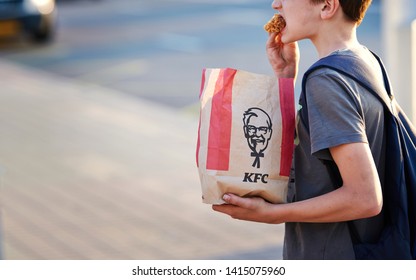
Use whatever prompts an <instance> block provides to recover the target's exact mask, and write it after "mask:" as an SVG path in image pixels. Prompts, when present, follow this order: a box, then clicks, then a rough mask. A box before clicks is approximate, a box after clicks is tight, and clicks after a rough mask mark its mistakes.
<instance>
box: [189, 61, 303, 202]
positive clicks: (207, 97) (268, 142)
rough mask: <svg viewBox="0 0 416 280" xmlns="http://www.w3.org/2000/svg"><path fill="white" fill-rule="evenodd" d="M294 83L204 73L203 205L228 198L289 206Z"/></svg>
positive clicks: (246, 75) (224, 72) (229, 73)
mask: <svg viewBox="0 0 416 280" xmlns="http://www.w3.org/2000/svg"><path fill="white" fill-rule="evenodd" d="M293 86H294V85H293V79H279V80H277V79H276V78H274V77H269V76H265V75H259V74H254V73H249V72H246V71H241V70H235V69H230V68H225V69H205V70H204V71H203V76H202V85H201V94H200V104H201V108H200V123H199V129H198V143H197V154H196V157H197V166H198V170H199V177H200V180H201V188H202V200H203V202H204V203H208V204H221V203H224V201H223V200H222V196H223V194H224V193H235V194H237V195H240V196H261V197H263V198H264V199H266V200H268V201H270V202H272V203H285V202H286V194H287V184H288V176H289V172H290V168H291V162H292V154H293V148H294V134H295V107H294V106H295V105H294V89H293Z"/></svg>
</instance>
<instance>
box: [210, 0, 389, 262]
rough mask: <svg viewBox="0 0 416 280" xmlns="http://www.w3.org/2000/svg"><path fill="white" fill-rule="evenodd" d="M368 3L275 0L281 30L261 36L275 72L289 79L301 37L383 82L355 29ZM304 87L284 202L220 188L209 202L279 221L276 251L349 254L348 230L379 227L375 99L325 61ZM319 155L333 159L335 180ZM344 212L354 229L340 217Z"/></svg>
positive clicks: (374, 231) (380, 163)
mask: <svg viewBox="0 0 416 280" xmlns="http://www.w3.org/2000/svg"><path fill="white" fill-rule="evenodd" d="M370 4H371V0H275V1H274V2H273V4H272V7H273V8H274V9H276V10H278V11H279V12H280V14H281V15H282V16H283V17H284V19H285V20H286V27H285V28H284V29H283V31H282V32H281V33H280V34H270V37H269V40H268V42H267V54H268V58H269V61H270V63H271V66H272V68H273V70H274V72H275V74H276V77H277V78H293V79H296V76H297V71H298V70H297V69H298V61H299V53H298V47H297V43H296V41H298V40H302V39H309V40H311V41H312V43H313V45H314V46H315V48H316V50H317V52H318V55H319V57H320V58H322V57H325V56H328V55H330V54H332V53H334V52H337V53H338V54H340V55H346V56H355V57H358V58H359V59H361V60H363V61H365V62H366V63H367V64H368V65H369V67H370V68H371V69H372V71H374V73H375V75H376V77H378V79H377V82H378V83H381V85H382V86H383V87H384V84H383V77H382V73H381V69H380V66H379V64H378V62H377V61H376V59H375V58H374V56H373V55H372V54H371V53H370V52H369V51H368V50H367V49H366V48H365V47H364V46H362V45H360V43H359V42H358V40H357V36H356V28H357V26H358V25H359V24H360V22H361V21H362V19H363V17H364V14H365V12H366V10H367V8H368V6H369V5H370ZM276 36H277V38H276ZM275 38H276V39H275ZM306 92H307V108H308V124H307V125H306V126H305V123H304V122H305V120H304V119H302V118H300V119H299V120H298V123H297V131H296V132H297V133H296V134H297V137H298V140H299V144H298V145H297V146H296V148H295V152H294V160H293V165H294V172H293V173H294V174H292V175H291V182H293V183H291V184H290V185H289V191H288V201H289V202H290V203H288V204H270V203H268V202H266V201H264V200H263V199H261V198H242V197H238V196H236V195H233V194H225V195H224V200H225V201H226V202H227V204H223V205H214V206H213V209H214V210H215V211H219V212H222V213H225V214H228V215H230V216H231V217H233V218H235V219H242V220H248V221H256V222H263V223H276V224H278V223H285V240H284V252H283V258H284V259H354V258H355V255H354V250H353V238H354V241H358V242H370V243H372V242H376V241H377V239H378V237H379V234H380V231H381V227H382V220H383V217H382V213H381V209H382V189H381V182H380V181H382V179H383V178H380V176H379V174H383V171H384V164H385V163H384V154H385V152H384V150H385V143H384V141H383V139H384V125H383V122H384V117H383V107H382V104H381V103H380V102H379V101H378V100H377V99H375V97H373V96H372V95H371V94H370V93H368V92H367V90H366V89H364V88H362V87H361V86H360V85H359V84H357V83H356V82H354V81H353V80H351V79H350V78H348V77H345V76H343V75H341V74H339V73H337V72H335V71H333V70H330V69H319V70H316V71H314V72H313V73H312V74H311V75H309V77H308V80H307V83H306ZM300 102H301V105H304V106H305V103H303V102H302V100H300ZM300 110H302V108H301V109H300ZM298 118H299V115H298ZM307 127H309V132H308V129H307ZM322 160H330V161H333V162H334V163H335V164H336V166H337V167H338V170H339V173H340V175H341V178H342V183H341V184H340V185H336V184H335V183H334V180H333V179H332V178H331V174H330V172H329V171H328V169H327V166H326V165H325V164H323V163H322ZM351 220H354V225H355V228H356V233H355V234H354V235H355V236H354V237H353V236H352V235H351V234H350V230H349V227H348V223H346V221H351ZM355 239H357V240H355Z"/></svg>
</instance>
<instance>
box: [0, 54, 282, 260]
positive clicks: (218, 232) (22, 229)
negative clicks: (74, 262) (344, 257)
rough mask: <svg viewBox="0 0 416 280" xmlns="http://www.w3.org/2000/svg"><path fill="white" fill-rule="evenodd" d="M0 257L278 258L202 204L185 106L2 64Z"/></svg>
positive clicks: (262, 240)
mask: <svg viewBox="0 0 416 280" xmlns="http://www.w3.org/2000/svg"><path fill="white" fill-rule="evenodd" d="M0 84H1V85H2V86H1V94H0V127H1V136H0V166H1V191H0V194H1V195H0V199H1V200H0V201H1V216H0V217H1V228H2V233H1V235H0V236H2V242H1V249H2V256H3V258H4V259H49V260H50V259H279V258H281V244H282V235H283V230H282V226H275V225H264V224H257V223H250V222H243V221H235V220H232V219H230V218H228V217H225V216H223V215H220V214H218V213H215V212H213V211H212V210H211V208H210V206H209V205H206V204H203V203H202V202H201V191H200V185H199V178H198V174H197V169H196V165H195V144H196V136H197V134H196V132H197V125H198V117H197V114H195V113H189V112H186V111H177V110H176V111H175V110H173V109H171V108H168V107H164V106H161V105H157V104H155V103H150V102H147V101H144V100H140V99H138V98H136V97H131V96H129V95H126V94H124V93H120V92H117V91H115V90H110V89H108V88H103V87H100V86H97V85H94V84H90V83H86V82H80V81H77V80H73V79H69V78H63V77H62V76H58V75H54V74H51V73H46V72H42V71H39V70H36V69H33V68H28V67H23V66H18V65H16V64H12V63H9V62H6V61H2V60H0Z"/></svg>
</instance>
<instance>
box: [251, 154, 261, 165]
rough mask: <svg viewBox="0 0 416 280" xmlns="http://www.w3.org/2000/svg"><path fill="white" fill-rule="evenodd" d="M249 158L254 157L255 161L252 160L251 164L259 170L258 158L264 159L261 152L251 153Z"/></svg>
mask: <svg viewBox="0 0 416 280" xmlns="http://www.w3.org/2000/svg"><path fill="white" fill-rule="evenodd" d="M251 156H252V157H256V158H255V159H254V162H253V165H252V166H253V167H256V168H260V158H261V157H264V153H262V152H260V153H258V152H252V153H251Z"/></svg>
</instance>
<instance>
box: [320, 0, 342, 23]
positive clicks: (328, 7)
mask: <svg viewBox="0 0 416 280" xmlns="http://www.w3.org/2000/svg"><path fill="white" fill-rule="evenodd" d="M338 9H339V0H325V1H323V2H322V4H321V18H322V19H330V18H332V17H333V16H334V15H335V14H336V12H337V11H338Z"/></svg>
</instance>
